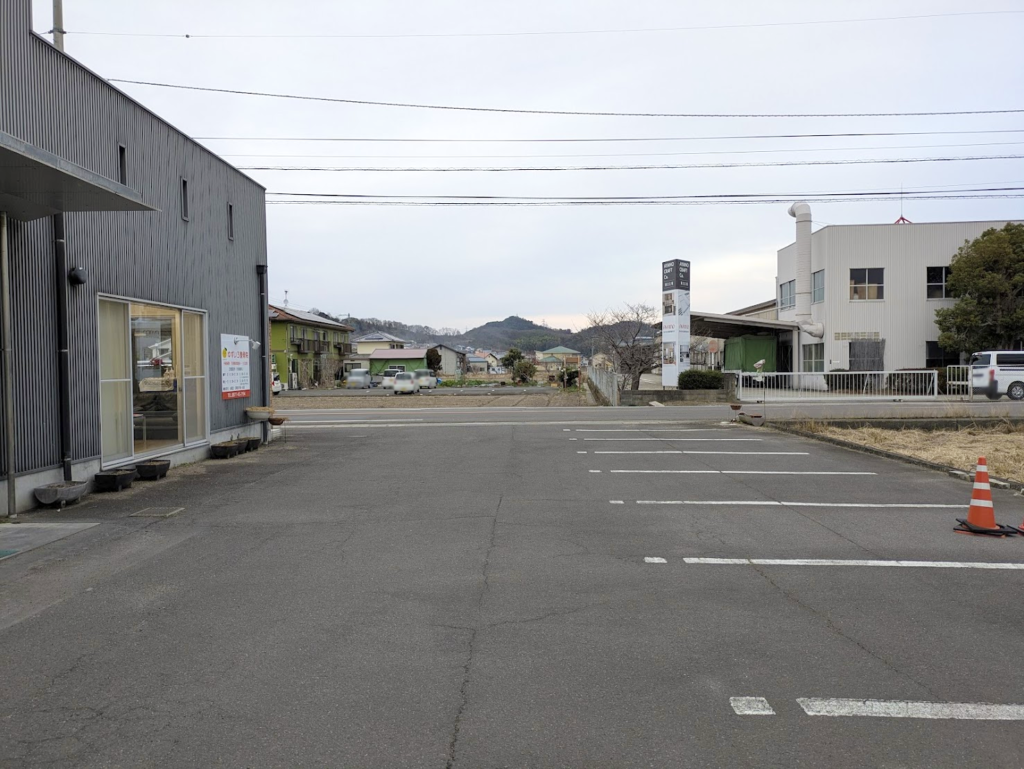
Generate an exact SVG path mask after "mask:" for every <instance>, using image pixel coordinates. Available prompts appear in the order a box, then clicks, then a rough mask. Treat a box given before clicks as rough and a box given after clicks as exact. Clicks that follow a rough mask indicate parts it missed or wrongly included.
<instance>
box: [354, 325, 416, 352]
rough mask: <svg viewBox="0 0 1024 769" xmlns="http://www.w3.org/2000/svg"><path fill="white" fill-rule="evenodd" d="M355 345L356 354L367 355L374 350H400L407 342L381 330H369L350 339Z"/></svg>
mask: <svg viewBox="0 0 1024 769" xmlns="http://www.w3.org/2000/svg"><path fill="white" fill-rule="evenodd" d="M352 343H353V344H354V345H355V346H356V355H359V356H363V355H369V354H370V353H372V352H375V351H376V350H401V349H403V348H404V347H405V345H406V344H407V342H406V341H405V340H404V339H399V338H398V337H397V336H392V335H391V334H385V333H384V332H383V331H371V332H370V333H368V334H363V335H362V336H360V337H357V338H355V339H353V340H352Z"/></svg>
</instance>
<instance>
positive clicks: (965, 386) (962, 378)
mask: <svg viewBox="0 0 1024 769" xmlns="http://www.w3.org/2000/svg"><path fill="white" fill-rule="evenodd" d="M971 374H972V367H971V366H946V395H956V396H959V397H960V398H963V399H966V400H971V399H972V398H973V397H974V381H973V380H972V379H971Z"/></svg>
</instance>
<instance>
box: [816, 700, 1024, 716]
mask: <svg viewBox="0 0 1024 769" xmlns="http://www.w3.org/2000/svg"><path fill="white" fill-rule="evenodd" d="M797 702H798V703H799V705H800V707H801V708H803V709H804V712H805V713H806V714H807V715H809V716H868V717H873V718H933V719H934V718H941V719H957V720H962V721H1024V705H992V704H990V703H987V702H913V701H910V700H849V699H826V698H817V697H800V698H797Z"/></svg>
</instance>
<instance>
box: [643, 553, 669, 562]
mask: <svg viewBox="0 0 1024 769" xmlns="http://www.w3.org/2000/svg"><path fill="white" fill-rule="evenodd" d="M644 563H668V561H666V560H665V559H664V558H658V557H657V556H652V555H648V556H645V557H644Z"/></svg>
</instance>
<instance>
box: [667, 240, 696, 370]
mask: <svg viewBox="0 0 1024 769" xmlns="http://www.w3.org/2000/svg"><path fill="white" fill-rule="evenodd" d="M661 300H662V301H661V305H662V308H661V309H662V316H661V342H662V344H661V384H662V387H676V386H677V384H678V383H679V374H680V372H683V371H686V370H687V369H689V368H690V263H689V262H688V261H686V260H684V259H673V260H672V261H669V262H662V265H661Z"/></svg>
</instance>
